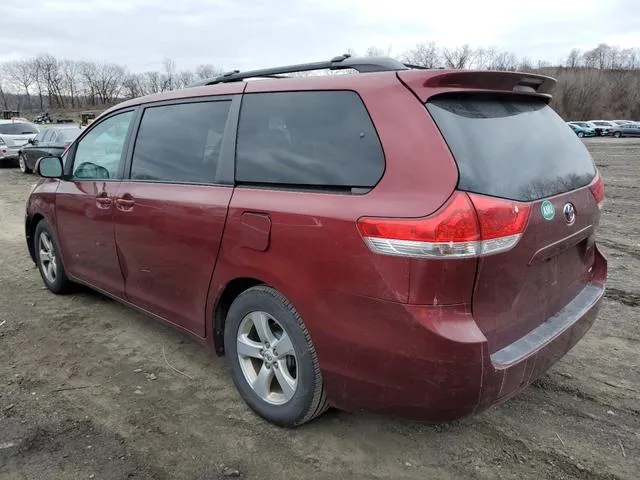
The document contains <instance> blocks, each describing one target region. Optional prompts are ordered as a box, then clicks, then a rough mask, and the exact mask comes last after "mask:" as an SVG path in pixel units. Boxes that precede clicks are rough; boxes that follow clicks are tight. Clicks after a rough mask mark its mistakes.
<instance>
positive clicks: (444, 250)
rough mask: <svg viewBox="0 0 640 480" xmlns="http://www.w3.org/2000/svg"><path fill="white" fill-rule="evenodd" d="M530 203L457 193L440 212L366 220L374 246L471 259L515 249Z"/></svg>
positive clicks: (363, 226) (361, 223) (366, 234)
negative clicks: (411, 217) (418, 215)
mask: <svg viewBox="0 0 640 480" xmlns="http://www.w3.org/2000/svg"><path fill="white" fill-rule="evenodd" d="M529 212H530V207H529V205H528V204H524V203H518V202H512V201H509V200H502V199H496V198H491V197H484V196H481V195H475V194H467V193H464V192H459V191H456V192H454V194H453V195H452V196H451V198H450V199H449V201H447V203H446V204H445V205H444V206H443V207H441V208H440V210H438V211H437V212H436V213H434V214H433V215H430V216H428V217H424V218H417V219H393V218H391V219H387V218H368V217H367V218H361V219H360V220H358V230H359V231H360V234H361V235H362V237H363V238H364V241H365V242H366V243H367V245H368V246H369V248H370V249H371V250H372V251H373V252H375V253H380V254H385V255H397V256H404V257H414V258H468V257H477V256H483V255H491V254H495V253H500V252H504V251H507V250H509V249H511V248H513V247H514V246H515V245H516V244H517V243H518V240H520V237H521V235H522V232H523V231H524V229H525V228H526V226H527V222H528V220H529Z"/></svg>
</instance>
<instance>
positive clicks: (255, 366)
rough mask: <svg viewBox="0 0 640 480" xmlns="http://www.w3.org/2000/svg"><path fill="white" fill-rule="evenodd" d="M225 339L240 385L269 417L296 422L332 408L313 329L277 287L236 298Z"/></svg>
mask: <svg viewBox="0 0 640 480" xmlns="http://www.w3.org/2000/svg"><path fill="white" fill-rule="evenodd" d="M224 344H225V351H226V352H225V353H226V356H227V361H228V363H229V368H230V371H231V376H232V378H233V382H234V384H235V386H236V388H237V389H238V391H239V392H240V395H241V396H242V398H243V400H244V401H245V402H246V403H247V405H249V407H251V409H253V410H254V411H255V412H256V413H257V414H258V415H260V416H262V417H263V418H265V419H266V420H268V421H270V422H272V423H275V424H276V425H280V426H283V427H295V426H298V425H302V424H304V423H306V422H309V421H311V420H312V419H314V418H315V417H317V416H318V415H321V414H322V413H323V412H324V411H325V410H326V409H327V408H328V406H329V405H328V403H327V399H326V396H325V392H324V387H323V383H322V375H321V373H320V366H319V364H318V357H317V355H316V352H315V349H314V347H313V343H312V342H311V338H310V336H309V332H308V331H307V329H306V327H305V325H304V323H303V321H302V319H301V318H300V316H299V315H298V313H297V312H296V310H295V309H294V308H293V306H292V305H291V304H290V303H289V302H288V301H287V300H286V299H285V298H284V297H283V296H282V294H280V293H279V292H278V291H277V290H274V289H273V288H270V287H267V286H257V287H253V288H250V289H249V290H246V291H245V292H243V293H241V294H240V295H239V296H238V297H237V298H236V299H235V300H234V302H233V303H232V305H231V308H230V309H229V313H228V315H227V319H226V322H225V329H224Z"/></svg>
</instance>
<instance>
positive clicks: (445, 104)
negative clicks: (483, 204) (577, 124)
mask: <svg viewBox="0 0 640 480" xmlns="http://www.w3.org/2000/svg"><path fill="white" fill-rule="evenodd" d="M427 109H428V110H429V113H431V116H432V117H433V119H434V120H435V122H436V124H437V125H438V127H439V128H440V131H441V132H442V134H443V136H444V138H445V140H446V142H447V144H448V145H449V148H450V149H451V153H452V154H453V156H454V157H455V160H456V163H457V164H458V170H459V172H460V179H459V183H458V188H460V189H461V190H466V191H469V192H475V193H480V194H485V195H491V196H495V197H502V198H509V199H513V200H519V201H533V200H537V199H540V198H543V197H548V196H551V195H556V194H559V193H563V192H567V191H569V190H574V189H576V188H579V187H583V186H585V185H587V184H588V183H590V182H591V180H592V179H593V177H594V175H595V167H594V164H593V160H592V159H591V155H590V154H589V152H588V151H587V149H586V147H585V146H584V145H583V144H582V141H581V140H580V139H578V137H577V136H576V134H575V133H574V132H573V131H572V130H571V129H570V128H567V126H566V124H565V122H564V120H562V119H561V118H560V117H559V116H558V114H556V113H555V112H554V111H553V109H552V108H551V107H549V106H548V105H547V104H546V103H545V102H543V101H540V100H535V99H533V100H531V99H522V100H520V99H510V98H487V97H484V98H483V97H477V96H459V97H444V98H436V99H433V100H431V101H429V102H427Z"/></svg>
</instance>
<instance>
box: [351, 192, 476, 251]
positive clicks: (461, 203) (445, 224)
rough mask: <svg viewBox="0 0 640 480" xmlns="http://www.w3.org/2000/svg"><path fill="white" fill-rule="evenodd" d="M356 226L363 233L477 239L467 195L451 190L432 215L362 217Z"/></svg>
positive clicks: (423, 239)
mask: <svg viewBox="0 0 640 480" xmlns="http://www.w3.org/2000/svg"><path fill="white" fill-rule="evenodd" d="M358 229H359V230H360V233H361V234H362V236H363V237H377V238H389V239H395V240H409V241H417V242H465V241H473V240H479V239H480V231H479V229H478V221H477V219H476V216H475V213H474V211H473V206H472V205H471V203H470V202H469V198H468V197H467V195H466V194H465V193H463V192H455V193H454V194H453V196H452V197H451V198H450V199H449V201H448V202H447V203H446V204H445V205H444V206H443V207H442V208H441V209H440V210H439V211H438V212H436V213H435V214H434V215H432V216H430V217H426V218H417V219H402V220H400V219H384V218H362V219H360V220H359V221H358Z"/></svg>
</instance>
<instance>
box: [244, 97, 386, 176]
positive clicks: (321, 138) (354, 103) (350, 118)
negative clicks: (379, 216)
mask: <svg viewBox="0 0 640 480" xmlns="http://www.w3.org/2000/svg"><path fill="white" fill-rule="evenodd" d="M383 172H384V155H383V152H382V147H381V145H380V141H379V139H378V135H377V133H376V131H375V128H374V126H373V123H372V122H371V119H370V117H369V114H368V113H367V111H366V109H365V106H364V104H363V103H362V100H361V99H360V97H359V96H358V95H357V94H356V93H355V92H348V91H323V92H278V93H254V94H247V95H245V96H244V97H243V100H242V108H241V112H240V123H239V126H238V144H237V157H236V180H237V181H238V182H240V183H253V184H267V185H269V184H273V185H291V186H301V187H303V186H316V187H323V186H326V187H365V188H368V187H373V186H374V185H375V184H376V183H377V182H378V180H380V178H381V176H382V174H383Z"/></svg>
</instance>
